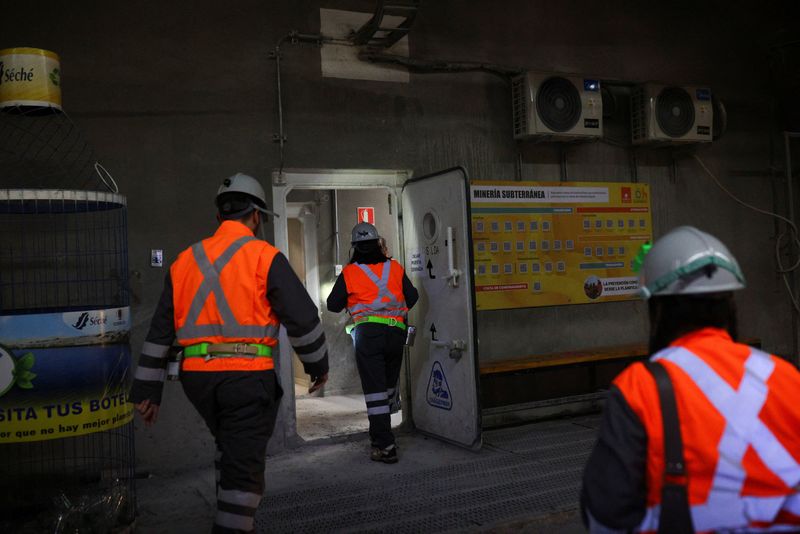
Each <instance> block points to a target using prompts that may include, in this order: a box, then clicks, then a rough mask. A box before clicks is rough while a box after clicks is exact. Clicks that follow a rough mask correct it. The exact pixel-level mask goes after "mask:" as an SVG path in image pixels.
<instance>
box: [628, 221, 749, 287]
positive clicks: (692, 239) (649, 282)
mask: <svg viewBox="0 0 800 534" xmlns="http://www.w3.org/2000/svg"><path fill="white" fill-rule="evenodd" d="M639 285H640V287H641V292H642V296H643V297H644V298H646V299H647V298H650V297H651V296H661V295H692V294H702V293H719V292H723V291H736V290H738V289H744V287H745V281H744V275H743V274H742V270H741V269H740V268H739V263H738V262H737V261H736V258H734V257H733V254H731V252H730V251H729V250H728V247H726V246H725V245H724V244H723V243H722V241H720V240H719V239H717V238H716V237H714V236H713V235H711V234H707V233H705V232H702V231H700V230H698V229H697V228H694V227H691V226H680V227H678V228H675V229H674V230H671V231H670V232H669V233H667V234H666V235H664V236H663V237H661V238H660V239H658V240H657V241H656V242H655V243H654V244H653V247H652V248H651V249H650V251H649V252H648V253H647V255H646V256H645V257H644V263H643V268H642V273H641V280H640V284H639Z"/></svg>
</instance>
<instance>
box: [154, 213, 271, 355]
mask: <svg viewBox="0 0 800 534" xmlns="http://www.w3.org/2000/svg"><path fill="white" fill-rule="evenodd" d="M277 254H278V249H276V248H275V247H273V246H272V245H270V244H269V243H267V242H266V241H261V240H259V239H256V238H255V237H254V236H253V233H252V232H251V231H250V229H249V228H247V227H246V226H245V225H243V224H242V223H240V222H237V221H224V222H223V223H222V224H221V225H220V226H219V229H218V230H217V232H216V233H215V234H214V235H213V236H212V237H209V238H208V239H204V240H203V241H201V242H199V243H195V244H194V245H192V246H191V247H189V248H188V249H186V250H184V251H183V252H181V254H180V255H179V256H178V259H177V260H175V263H173V264H172V267H170V276H171V278H172V288H173V295H172V300H173V305H174V308H175V310H174V319H175V334H176V337H177V340H178V343H180V344H181V345H183V346H184V347H186V346H189V345H195V344H197V343H258V344H262V345H268V346H270V347H274V346H275V345H277V343H278V340H277V338H278V328H279V323H278V318H277V316H276V315H275V313H274V312H273V311H272V308H271V307H270V304H269V301H268V300H267V274H268V273H269V269H270V266H271V265H272V260H273V259H274V258H275V256H276V255H277ZM273 368H274V365H273V361H272V358H266V357H224V358H212V359H209V360H208V361H206V360H205V359H204V358H185V359H184V361H183V369H184V370H186V371H260V370H265V369H273Z"/></svg>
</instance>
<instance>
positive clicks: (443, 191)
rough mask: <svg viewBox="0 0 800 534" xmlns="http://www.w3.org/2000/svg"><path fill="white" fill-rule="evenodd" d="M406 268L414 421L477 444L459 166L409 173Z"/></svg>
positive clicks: (465, 191) (465, 196)
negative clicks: (413, 301)
mask: <svg viewBox="0 0 800 534" xmlns="http://www.w3.org/2000/svg"><path fill="white" fill-rule="evenodd" d="M402 209H403V211H402V217H403V242H404V248H405V268H406V273H407V274H408V276H409V278H410V279H411V281H412V283H413V284H414V286H415V287H416V288H417V290H418V291H419V294H420V298H419V302H418V303H417V305H416V306H414V308H413V309H412V310H411V311H410V312H409V324H411V325H415V326H416V328H417V335H416V341H415V343H414V346H413V347H411V348H410V351H409V352H410V353H409V360H408V362H407V368H408V372H409V379H410V388H409V389H410V392H411V408H412V409H411V417H412V419H413V422H414V426H415V427H416V428H417V429H418V430H420V431H422V432H424V433H426V434H430V435H432V436H436V437H438V438H441V439H444V440H446V441H449V442H452V443H455V444H458V445H462V446H464V447H469V448H473V449H478V448H480V446H481V410H480V394H479V391H478V378H479V375H478V345H477V339H476V337H475V336H476V323H475V313H476V312H475V288H474V280H473V268H472V235H471V223H470V209H469V181H468V180H467V174H466V171H464V169H462V168H455V169H450V170H447V171H443V172H440V173H436V174H432V175H429V176H423V177H420V178H415V179H413V180H409V181H408V182H406V184H405V186H404V187H403V194H402Z"/></svg>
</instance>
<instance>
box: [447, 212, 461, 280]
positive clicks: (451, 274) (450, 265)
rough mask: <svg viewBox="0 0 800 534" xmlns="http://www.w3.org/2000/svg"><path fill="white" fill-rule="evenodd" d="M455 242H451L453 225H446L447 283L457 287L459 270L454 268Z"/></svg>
mask: <svg viewBox="0 0 800 534" xmlns="http://www.w3.org/2000/svg"><path fill="white" fill-rule="evenodd" d="M454 249H455V243H454V242H453V227H452V226H448V227H447V278H446V280H447V283H448V284H450V285H451V286H453V287H458V277H459V276H461V271H459V270H458V269H456V261H455V250H454Z"/></svg>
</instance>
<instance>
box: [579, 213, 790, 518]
mask: <svg viewBox="0 0 800 534" xmlns="http://www.w3.org/2000/svg"><path fill="white" fill-rule="evenodd" d="M640 287H641V288H642V291H643V293H644V296H645V298H648V299H649V300H648V304H649V315H650V351H651V354H652V357H651V358H650V361H649V362H646V363H634V364H632V365H630V366H629V367H628V368H627V369H626V370H625V371H623V372H622V373H621V374H620V375H619V376H617V378H616V379H615V380H614V382H613V385H612V386H611V389H610V392H609V395H608V398H607V401H606V405H605V409H604V414H603V421H602V423H601V427H600V431H599V437H598V441H597V443H596V445H595V447H594V450H593V451H592V453H591V456H590V457H589V460H588V463H587V465H586V468H585V472H584V478H583V491H582V495H581V508H582V510H583V515H584V521H585V523H586V524H587V526H588V527H589V530H590V532H604V533H608V532H631V531H636V532H675V533H682V532H720V531H724V532H770V531H784V532H785V531H800V493H798V483H800V373H798V371H797V369H796V368H795V367H793V366H792V365H791V364H789V363H788V362H787V361H785V360H783V359H781V358H778V357H775V356H772V355H770V354H767V353H765V352H762V351H760V350H758V349H755V348H752V347H749V346H747V345H743V344H740V343H737V342H736V341H735V339H736V335H737V319H736V309H735V305H734V300H733V292H734V291H737V290H741V289H743V288H744V287H745V280H744V276H743V274H742V272H741V270H740V268H739V264H738V263H737V262H736V259H735V258H734V257H733V255H732V254H731V253H730V251H729V250H728V249H727V247H725V245H724V244H722V243H721V242H720V241H719V240H718V239H716V238H715V237H713V236H711V235H709V234H707V233H705V232H702V231H700V230H697V229H695V228H692V227H688V226H683V227H679V228H676V229H674V230H673V231H671V232H669V233H668V234H666V235H664V236H663V237H662V238H661V239H659V240H658V241H656V242H655V244H654V245H653V246H652V249H651V250H650V251H649V252H648V253H647V254H646V255H645V256H644V259H643V269H642V273H641V283H640Z"/></svg>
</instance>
